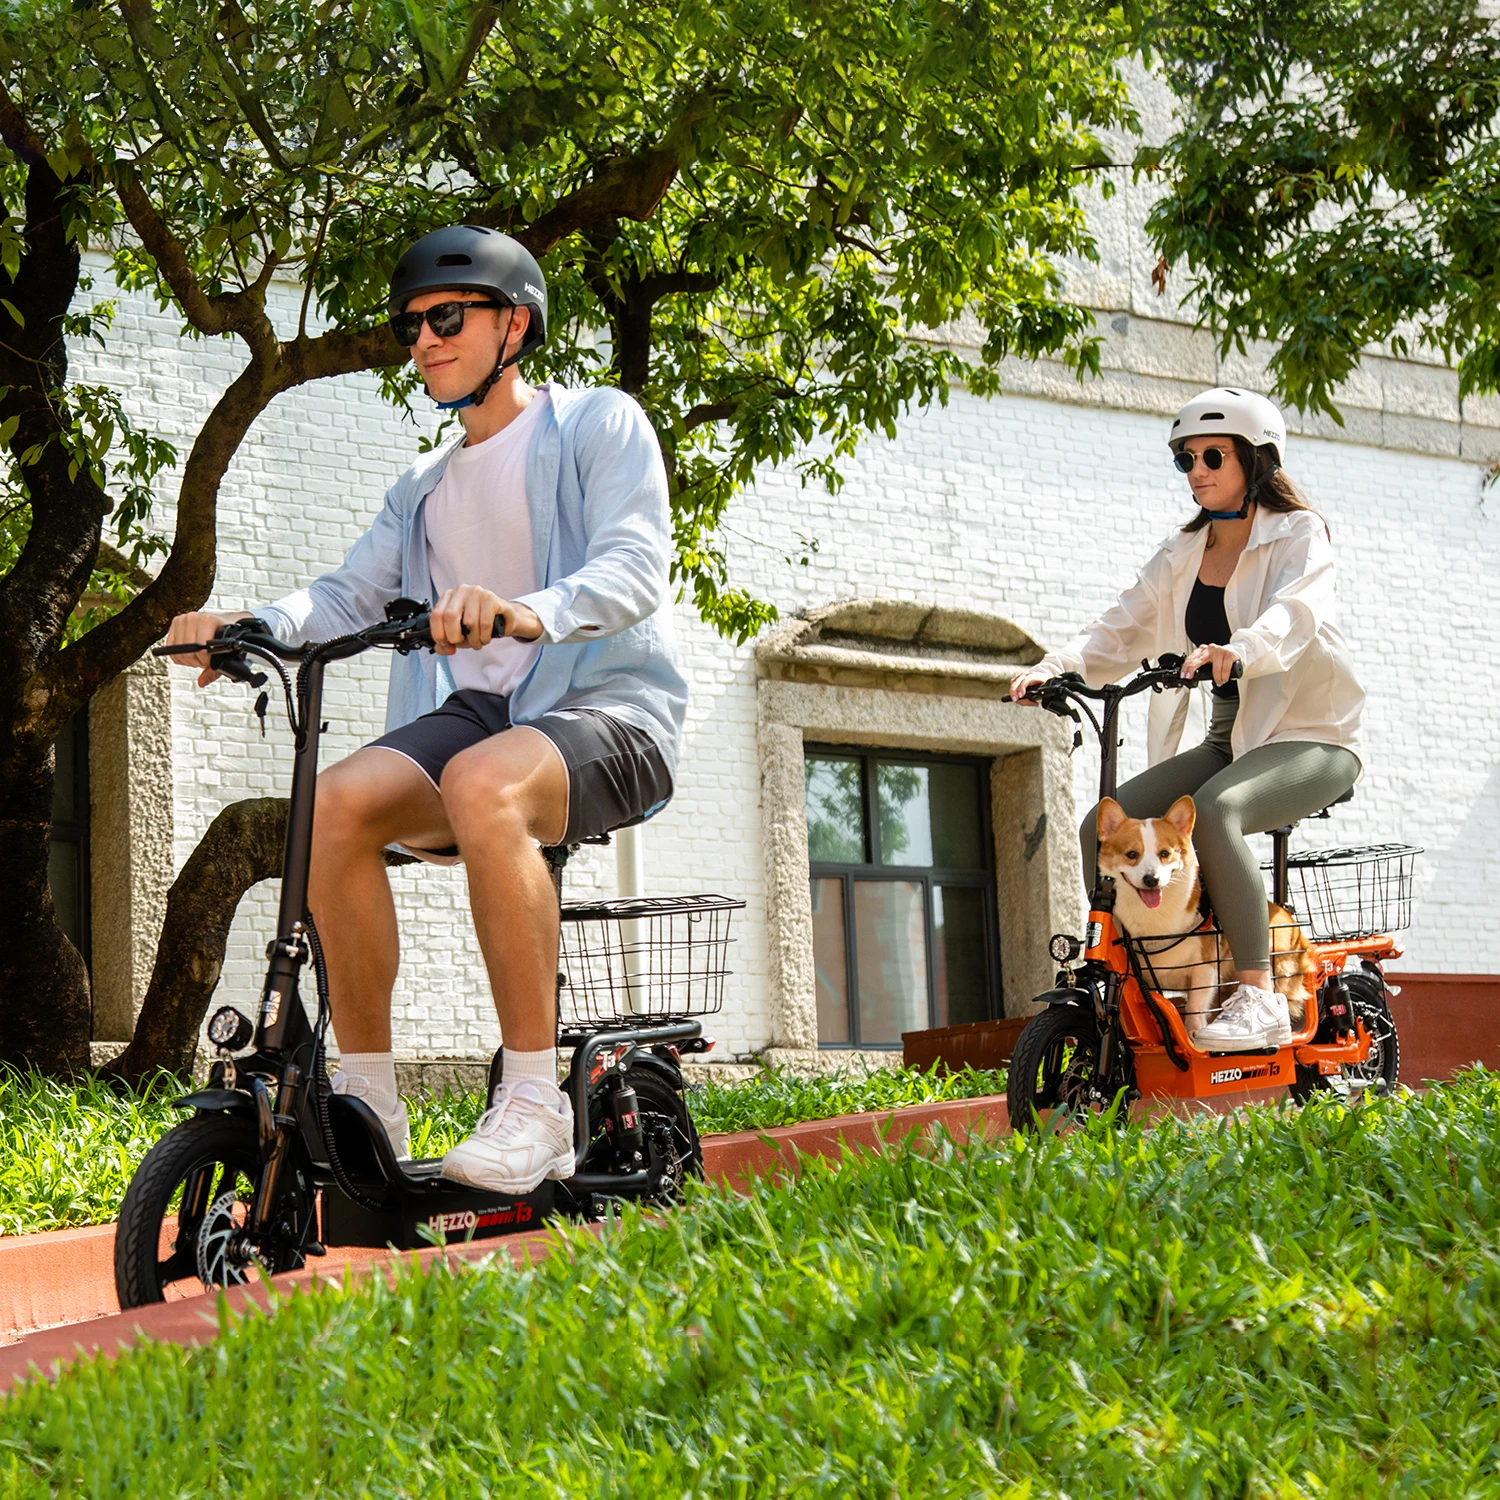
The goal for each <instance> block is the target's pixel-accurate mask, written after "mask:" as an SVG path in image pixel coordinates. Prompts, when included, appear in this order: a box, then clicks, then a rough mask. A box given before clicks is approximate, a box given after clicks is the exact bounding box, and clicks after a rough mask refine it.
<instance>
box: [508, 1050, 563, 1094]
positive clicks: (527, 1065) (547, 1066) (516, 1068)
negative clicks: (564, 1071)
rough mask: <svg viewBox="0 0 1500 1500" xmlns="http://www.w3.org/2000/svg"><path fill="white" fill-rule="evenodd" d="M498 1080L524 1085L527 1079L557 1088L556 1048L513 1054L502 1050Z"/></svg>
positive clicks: (511, 1051)
mask: <svg viewBox="0 0 1500 1500" xmlns="http://www.w3.org/2000/svg"><path fill="white" fill-rule="evenodd" d="M503 1050H504V1053H505V1056H504V1058H503V1059H502V1060H501V1063H500V1078H501V1080H502V1081H503V1082H505V1083H509V1084H516V1083H524V1082H526V1080H527V1079H528V1078H530V1079H536V1080H539V1081H543V1082H546V1083H550V1084H551V1085H552V1086H553V1087H554V1088H556V1086H557V1048H556V1047H543V1048H542V1050H541V1051H540V1052H515V1051H513V1050H512V1049H511V1048H509V1047H506V1048H504V1049H503Z"/></svg>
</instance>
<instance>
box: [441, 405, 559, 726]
mask: <svg viewBox="0 0 1500 1500" xmlns="http://www.w3.org/2000/svg"><path fill="white" fill-rule="evenodd" d="M547 401H548V396H547V392H546V391H545V390H540V391H538V392H537V393H536V395H535V396H533V397H532V399H531V404H530V405H529V406H528V407H527V408H526V410H525V411H523V412H522V413H521V415H520V416H519V417H517V418H516V419H515V421H513V422H512V423H511V424H510V425H509V426H508V427H504V428H502V429H501V430H500V431H499V432H497V433H496V434H495V435H494V437H492V438H488V439H486V440H485V441H484V442H482V443H476V444H474V445H473V446H472V447H463V448H459V449H457V450H456V451H455V452H454V454H453V456H452V457H451V458H450V459H449V460H448V467H447V468H446V469H445V470H444V471H443V477H442V478H441V479H440V480H439V481H438V484H437V488H436V489H434V490H433V492H432V493H431V494H430V495H429V496H428V497H427V518H426V519H427V561H428V564H429V566H430V567H431V569H432V581H433V584H434V585H435V586H436V588H437V591H438V594H439V595H441V594H442V592H443V590H444V589H451V588H457V587H458V586H459V585H460V584H466V583H467V584H476V585H478V587H480V588H483V589H489V590H490V591H491V592H492V593H496V594H499V596H500V597H501V598H502V599H519V598H520V597H521V595H522V594H532V593H535V592H536V588H537V576H536V562H535V559H534V558H533V556H532V538H531V512H530V510H529V509H528V508H527V504H526V455H527V453H528V452H529V451H530V448H531V437H532V434H533V433H534V432H535V431H536V427H537V423H538V422H539V421H540V420H541V416H542V411H543V408H544V407H545V406H546V404H547ZM541 649H542V648H541V646H540V645H539V644H538V643H536V642H534V641H517V640H514V639H511V638H510V637H506V638H504V639H497V640H493V641H491V642H490V643H489V645H488V646H485V647H484V648H483V649H482V650H479V651H469V650H460V651H456V652H454V654H453V655H452V656H450V657H449V658H448V665H449V666H450V667H451V668H452V669H453V681H454V685H455V686H457V687H459V688H477V689H479V691H481V692H485V693H496V694H499V695H500V696H501V697H508V696H509V695H510V694H511V693H512V692H514V691H515V689H516V688H518V687H519V686H520V685H521V682H522V680H523V679H524V678H525V676H526V674H527V673H528V672H529V671H530V670H531V666H532V663H533V662H534V661H535V660H536V658H537V655H538V653H539V652H540V651H541Z"/></svg>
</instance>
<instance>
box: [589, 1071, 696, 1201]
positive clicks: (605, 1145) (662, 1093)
mask: <svg viewBox="0 0 1500 1500" xmlns="http://www.w3.org/2000/svg"><path fill="white" fill-rule="evenodd" d="M625 1083H626V1085H627V1086H628V1087H629V1088H632V1089H634V1090H635V1097H636V1103H637V1107H638V1109H639V1111H640V1116H641V1130H642V1132H643V1133H644V1135H645V1137H646V1167H647V1170H648V1171H649V1172H651V1174H652V1176H653V1178H654V1179H655V1180H656V1181H657V1182H658V1184H659V1186H658V1187H657V1189H656V1190H655V1191H654V1192H652V1193H650V1194H649V1195H648V1196H647V1197H646V1198H645V1199H644V1201H645V1202H647V1203H662V1204H667V1203H675V1202H676V1201H677V1200H678V1199H679V1198H681V1197H682V1191H683V1187H684V1186H685V1184H686V1182H687V1180H688V1178H689V1177H702V1176H703V1147H702V1145H701V1144H700V1143H699V1140H698V1128H697V1126H695V1125H694V1124H693V1117H692V1115H691V1114H690V1113H689V1112H688V1107H687V1100H686V1099H685V1098H684V1097H683V1096H682V1095H681V1094H680V1093H679V1092H678V1091H677V1090H676V1089H675V1088H673V1087H672V1084H671V1083H670V1082H669V1081H668V1080H667V1079H666V1078H664V1077H663V1076H662V1074H661V1073H660V1072H659V1071H658V1070H657V1069H655V1068H651V1067H646V1066H643V1065H642V1064H639V1063H637V1064H636V1065H635V1066H634V1067H631V1068H628V1069H626V1072H625ZM608 1103H609V1101H608V1098H607V1096H606V1095H605V1094H604V1093H603V1092H600V1093H598V1094H596V1095H595V1096H594V1098H593V1100H592V1101H591V1102H590V1105H589V1135H590V1139H591V1140H592V1141H593V1145H592V1146H591V1147H590V1148H589V1154H588V1157H587V1159H586V1160H585V1162H584V1171H586V1172H609V1171H618V1170H621V1169H622V1168H624V1167H625V1166H626V1165H627V1164H626V1163H623V1162H621V1161H620V1160H619V1159H618V1157H617V1153H616V1150H615V1145H614V1142H613V1141H612V1140H611V1139H610V1134H609V1131H608V1130H607V1129H606V1127H605V1113H606V1110H607V1109H608Z"/></svg>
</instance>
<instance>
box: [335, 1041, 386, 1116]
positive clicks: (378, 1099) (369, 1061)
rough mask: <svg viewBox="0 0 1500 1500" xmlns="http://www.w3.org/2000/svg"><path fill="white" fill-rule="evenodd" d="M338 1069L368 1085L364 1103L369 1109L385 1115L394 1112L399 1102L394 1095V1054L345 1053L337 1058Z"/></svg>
mask: <svg viewBox="0 0 1500 1500" xmlns="http://www.w3.org/2000/svg"><path fill="white" fill-rule="evenodd" d="M339 1067H340V1069H341V1070H342V1071H343V1072H345V1073H349V1074H351V1075H355V1076H357V1077H360V1078H363V1079H364V1081H365V1082H366V1083H367V1084H369V1086H370V1090H369V1092H368V1093H367V1094H366V1095H365V1101H366V1102H367V1103H368V1104H369V1106H370V1107H371V1109H374V1110H378V1111H379V1112H380V1113H382V1114H387V1115H388V1114H392V1113H393V1112H394V1111H395V1108H396V1106H397V1105H398V1104H399V1103H400V1102H401V1100H400V1096H399V1095H398V1094H397V1093H396V1054H395V1053H394V1052H345V1053H343V1054H342V1055H341V1056H340V1058H339Z"/></svg>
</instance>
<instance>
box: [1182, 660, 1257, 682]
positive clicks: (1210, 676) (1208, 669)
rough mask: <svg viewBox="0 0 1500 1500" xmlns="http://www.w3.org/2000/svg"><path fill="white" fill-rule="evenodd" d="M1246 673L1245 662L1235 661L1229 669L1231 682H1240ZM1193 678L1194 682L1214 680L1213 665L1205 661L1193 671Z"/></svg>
mask: <svg viewBox="0 0 1500 1500" xmlns="http://www.w3.org/2000/svg"><path fill="white" fill-rule="evenodd" d="M1244 675H1245V664H1244V662H1242V661H1237V662H1235V664H1234V665H1233V666H1232V667H1230V669H1229V680H1230V681H1231V682H1238V681H1239V680H1240V678H1241V677H1243V676H1244ZM1192 680H1193V681H1194V682H1212V681H1213V680H1214V669H1213V667H1212V665H1211V664H1210V663H1208V662H1204V663H1203V665H1202V666H1201V667H1199V668H1198V670H1197V671H1196V672H1194V673H1193V677H1192Z"/></svg>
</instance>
